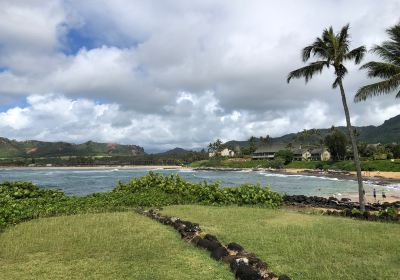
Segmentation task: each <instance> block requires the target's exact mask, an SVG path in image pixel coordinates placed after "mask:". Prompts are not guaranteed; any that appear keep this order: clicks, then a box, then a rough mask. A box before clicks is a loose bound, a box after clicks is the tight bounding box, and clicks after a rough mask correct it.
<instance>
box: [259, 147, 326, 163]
mask: <svg viewBox="0 0 400 280" xmlns="http://www.w3.org/2000/svg"><path fill="white" fill-rule="evenodd" d="M280 150H291V151H292V152H293V161H307V160H321V161H327V160H329V159H330V158H331V154H330V153H329V151H328V150H327V149H326V148H313V149H312V148H302V147H301V145H299V146H298V147H297V148H294V147H291V148H289V147H287V145H284V144H268V145H263V146H260V147H258V148H257V150H256V151H255V152H254V153H253V155H252V159H274V158H275V154H276V153H277V152H278V151H280Z"/></svg>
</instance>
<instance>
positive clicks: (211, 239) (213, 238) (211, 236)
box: [204, 234, 219, 242]
mask: <svg viewBox="0 0 400 280" xmlns="http://www.w3.org/2000/svg"><path fill="white" fill-rule="evenodd" d="M204 239H207V240H210V241H216V242H219V241H218V238H217V237H216V236H215V235H211V234H206V235H205V236H204Z"/></svg>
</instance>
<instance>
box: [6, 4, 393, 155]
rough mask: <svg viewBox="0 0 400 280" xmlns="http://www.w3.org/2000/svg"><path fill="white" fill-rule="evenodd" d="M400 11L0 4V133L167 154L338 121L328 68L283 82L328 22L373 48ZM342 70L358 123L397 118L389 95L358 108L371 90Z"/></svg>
mask: <svg viewBox="0 0 400 280" xmlns="http://www.w3.org/2000/svg"><path fill="white" fill-rule="evenodd" d="M399 9H400V3H399V2H398V1H394V0H384V1H374V0H354V1H334V0H329V1H318V0H302V1H298V0H285V1H279V2H272V1H261V0H260V1H251V2H248V1H218V2H217V3H216V2H214V1H208V0H204V1H191V2H190V3H189V2H185V1H178V0H168V1H165V2H163V4H160V3H159V2H158V1H157V2H156V1H128V0H126V1H124V0H119V1H115V2H114V1H112V2H111V1H106V0H97V1H90V0H89V1H77V0H68V1H61V0H56V1H45V0H38V1H28V0H27V1H11V0H5V1H1V3H0V17H1V18H2V20H1V21H0V46H1V48H0V131H1V135H0V136H3V137H9V138H15V139H19V140H25V139H38V140H52V141H59V140H64V141H71V142H84V141H87V140H94V141H102V142H118V143H125V144H138V145H141V146H144V147H145V148H146V150H165V149H169V148H174V147H176V146H180V147H184V148H194V147H203V146H206V145H207V143H209V142H210V141H214V140H215V139H216V138H221V139H223V140H230V139H238V140H241V139H247V138H249V137H250V136H251V135H255V136H262V135H264V136H265V135H267V134H269V135H271V136H280V135H282V134H285V133H289V132H296V131H299V130H303V129H307V128H314V127H315V128H323V127H330V126H331V125H343V124H344V117H343V112H342V111H343V110H342V107H341V101H340V96H339V94H338V92H337V91H335V90H332V89H331V88H330V84H331V83H332V79H333V73H329V72H326V73H324V74H322V75H320V76H316V77H314V78H313V80H312V81H311V82H310V83H309V84H308V85H305V84H304V82H303V81H294V82H292V83H290V84H289V85H288V84H287V83H286V82H285V79H286V76H287V73H288V72H289V71H291V70H293V69H295V68H298V67H300V66H302V62H301V59H300V50H301V49H302V48H303V47H304V46H305V45H307V44H308V43H310V42H312V40H313V39H314V38H315V37H316V36H319V35H320V34H321V32H322V30H323V29H324V28H326V27H328V26H329V25H332V26H333V27H334V29H335V30H338V29H340V28H341V27H342V26H343V25H344V24H346V23H350V25H351V35H352V46H353V47H358V46H360V45H366V46H367V47H368V48H370V47H371V46H372V45H373V44H377V43H380V42H382V41H383V40H385V39H387V36H386V34H385V29H386V28H387V27H389V26H391V25H394V24H396V23H397V22H399V21H400V17H399V16H398V12H397V11H398V10H399ZM376 15H379V21H378V20H376ZM371 59H376V57H374V56H373V55H372V54H368V56H367V57H366V58H365V62H367V61H368V60H371ZM348 68H349V70H350V71H349V74H348V76H347V77H346V79H345V81H344V83H345V87H346V90H347V95H348V99H349V104H350V110H351V114H352V119H353V122H354V124H355V125H369V124H373V125H379V124H380V123H382V122H383V121H384V120H385V119H387V118H390V117H393V116H395V115H397V114H398V112H399V109H400V106H399V104H398V101H397V100H395V99H394V95H388V96H385V97H382V98H376V99H371V100H368V101H367V102H365V103H362V104H360V103H357V104H354V103H353V102H352V98H353V96H354V93H355V92H356V90H357V89H358V88H359V87H360V86H361V85H364V84H366V83H368V82H371V81H369V80H368V79H367V77H366V75H365V72H362V71H359V70H358V66H354V65H351V64H349V65H348Z"/></svg>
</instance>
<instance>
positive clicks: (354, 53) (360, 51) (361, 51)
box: [344, 46, 367, 64]
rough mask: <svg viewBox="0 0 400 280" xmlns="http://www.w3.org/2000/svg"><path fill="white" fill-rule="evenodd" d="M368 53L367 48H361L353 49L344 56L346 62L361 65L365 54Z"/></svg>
mask: <svg viewBox="0 0 400 280" xmlns="http://www.w3.org/2000/svg"><path fill="white" fill-rule="evenodd" d="M366 52H367V49H366V48H365V46H361V47H358V48H355V49H352V50H351V51H349V52H348V53H346V54H345V55H344V59H346V60H353V59H354V63H355V64H359V63H360V62H361V60H362V59H363V58H364V56H365V53H366Z"/></svg>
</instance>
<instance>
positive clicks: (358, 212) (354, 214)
mask: <svg viewBox="0 0 400 280" xmlns="http://www.w3.org/2000/svg"><path fill="white" fill-rule="evenodd" d="M351 214H352V215H353V216H356V215H359V214H361V212H360V210H358V209H357V208H353V209H351Z"/></svg>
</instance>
